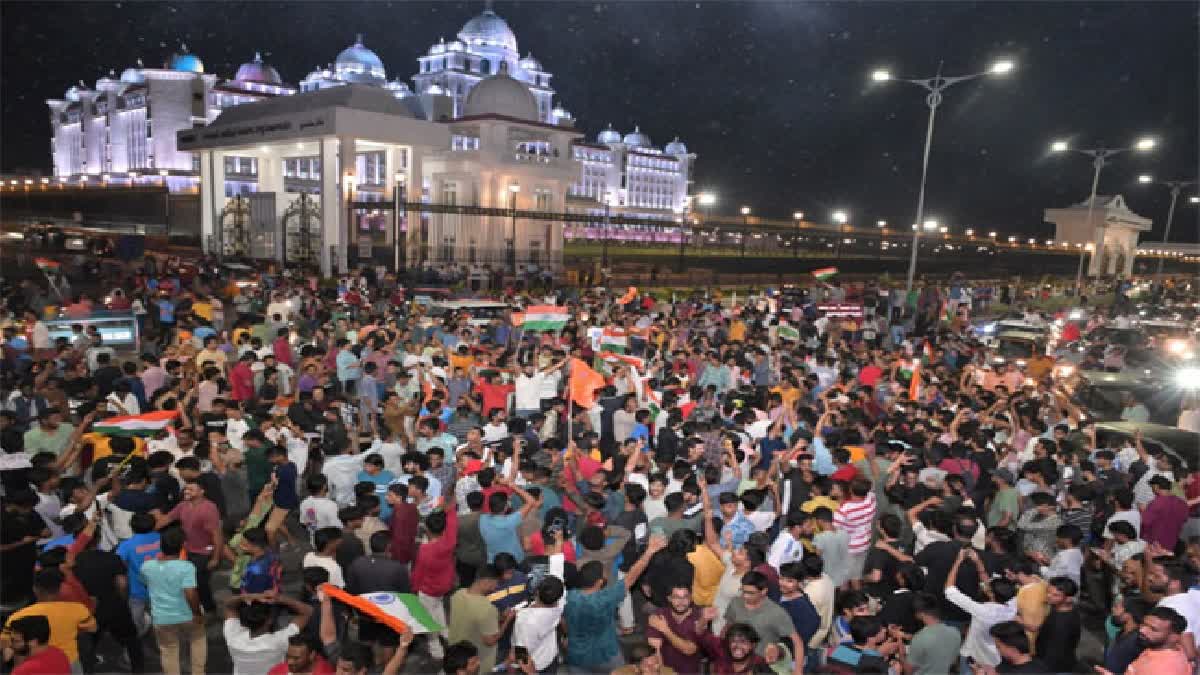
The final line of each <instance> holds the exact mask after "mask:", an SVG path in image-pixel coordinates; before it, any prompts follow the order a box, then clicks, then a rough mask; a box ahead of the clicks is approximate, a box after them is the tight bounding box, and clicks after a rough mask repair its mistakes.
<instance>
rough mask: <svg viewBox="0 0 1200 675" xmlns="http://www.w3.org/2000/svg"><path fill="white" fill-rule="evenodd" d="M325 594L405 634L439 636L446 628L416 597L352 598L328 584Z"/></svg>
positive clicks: (380, 595)
mask: <svg viewBox="0 0 1200 675" xmlns="http://www.w3.org/2000/svg"><path fill="white" fill-rule="evenodd" d="M321 591H322V592H323V593H325V594H326V595H328V596H329V597H330V598H332V599H334V600H337V601H339V602H343V603H345V604H347V605H350V606H351V607H353V608H354V609H356V610H358V611H360V612H362V613H363V614H366V615H367V616H369V617H370V618H372V619H374V620H375V621H378V622H379V623H382V624H383V625H385V626H387V627H388V628H391V629H392V630H395V631H396V632H403V631H404V630H405V629H406V628H407V629H409V630H411V631H412V632H413V633H414V634H416V635H420V634H422V633H438V632H440V631H442V629H443V628H444V626H442V625H441V624H439V623H438V622H437V621H435V620H434V618H433V616H432V615H431V614H430V613H429V610H427V609H425V607H424V606H423V605H422V604H421V601H420V600H419V599H418V598H417V596H416V595H415V594H413V593H391V592H387V591H382V592H379V593H363V594H362V595H351V594H349V593H347V592H346V591H343V590H342V589H340V588H338V587H336V586H333V585H330V584H325V585H324V586H322V587H321Z"/></svg>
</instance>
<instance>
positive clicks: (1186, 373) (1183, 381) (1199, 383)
mask: <svg viewBox="0 0 1200 675" xmlns="http://www.w3.org/2000/svg"><path fill="white" fill-rule="evenodd" d="M1175 384H1176V385H1178V386H1179V388H1180V389H1200V368H1180V369H1179V370H1178V371H1176V372H1175Z"/></svg>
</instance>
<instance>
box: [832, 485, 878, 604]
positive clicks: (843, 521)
mask: <svg viewBox="0 0 1200 675" xmlns="http://www.w3.org/2000/svg"><path fill="white" fill-rule="evenodd" d="M875 511H876V506H875V492H874V490H872V489H871V481H869V480H867V479H865V478H855V479H854V480H853V481H851V483H850V496H849V498H848V499H847V500H846V501H844V502H842V505H841V506H839V507H838V509H837V511H836V512H834V514H833V524H834V526H835V527H837V528H838V529H840V530H845V531H846V534H847V535H849V537H850V544H849V546H848V551H849V554H850V555H849V557H848V558H847V561H846V562H847V569H846V577H845V578H846V581H847V582H848V583H849V584H850V586H851V587H852V588H854V589H858V588H861V587H862V575H863V565H864V564H865V563H866V561H867V552H868V551H870V549H871V533H872V531H873V525H874V523H875Z"/></svg>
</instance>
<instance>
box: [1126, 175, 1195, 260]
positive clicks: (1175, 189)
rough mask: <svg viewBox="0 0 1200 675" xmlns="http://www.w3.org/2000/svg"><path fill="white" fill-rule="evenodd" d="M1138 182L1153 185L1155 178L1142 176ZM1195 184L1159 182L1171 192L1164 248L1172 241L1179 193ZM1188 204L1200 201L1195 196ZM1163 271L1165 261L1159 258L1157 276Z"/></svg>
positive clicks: (1187, 181)
mask: <svg viewBox="0 0 1200 675" xmlns="http://www.w3.org/2000/svg"><path fill="white" fill-rule="evenodd" d="M1138 182H1139V183H1142V184H1148V183H1153V182H1154V177H1153V176H1150V175H1147V174H1142V175H1140V176H1138ZM1195 184H1196V181H1194V180H1164V181H1159V185H1165V186H1166V187H1167V188H1168V189H1170V190H1171V206H1170V207H1169V208H1168V209H1167V227H1166V229H1164V230H1163V238H1162V243H1163V245H1164V246H1165V245H1166V244H1167V242H1168V241H1170V239H1171V222H1172V221H1174V220H1175V203H1176V202H1177V201H1178V200H1179V193H1180V191H1181V190H1183V188H1185V187H1187V186H1189V185H1195ZM1188 202H1190V203H1192V204H1195V203H1197V202H1200V199H1198V198H1196V197H1195V196H1193V197H1191V198H1190V199H1188ZM1162 270H1163V259H1162V258H1159V259H1158V271H1157V272H1155V274H1162Z"/></svg>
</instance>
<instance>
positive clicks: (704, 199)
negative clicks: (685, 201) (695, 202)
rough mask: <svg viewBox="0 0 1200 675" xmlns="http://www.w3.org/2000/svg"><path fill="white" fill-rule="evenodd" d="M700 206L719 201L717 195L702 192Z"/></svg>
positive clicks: (710, 204)
mask: <svg viewBox="0 0 1200 675" xmlns="http://www.w3.org/2000/svg"><path fill="white" fill-rule="evenodd" d="M699 201H700V206H712V205H713V204H716V203H717V196H716V195H715V194H713V193H711V192H701V193H700V198H699Z"/></svg>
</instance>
